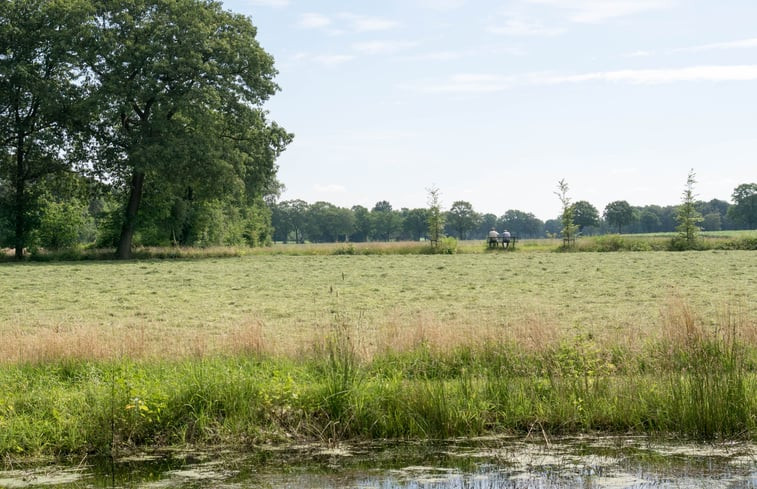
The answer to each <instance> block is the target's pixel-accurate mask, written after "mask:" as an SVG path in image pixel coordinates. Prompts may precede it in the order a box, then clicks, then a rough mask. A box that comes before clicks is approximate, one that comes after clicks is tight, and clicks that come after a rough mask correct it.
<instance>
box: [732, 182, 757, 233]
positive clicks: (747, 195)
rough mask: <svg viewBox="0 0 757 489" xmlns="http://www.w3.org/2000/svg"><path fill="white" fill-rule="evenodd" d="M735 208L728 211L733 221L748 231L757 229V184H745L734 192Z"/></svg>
mask: <svg viewBox="0 0 757 489" xmlns="http://www.w3.org/2000/svg"><path fill="white" fill-rule="evenodd" d="M731 198H732V199H733V204H734V205H733V206H732V207H731V208H730V209H729V210H728V215H729V217H731V218H732V219H734V220H736V221H738V222H739V223H741V224H743V225H745V226H746V227H747V229H757V183H744V184H742V185H739V186H738V187H736V188H735V189H734V190H733V194H732V196H731Z"/></svg>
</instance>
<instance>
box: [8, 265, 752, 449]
mask: <svg viewBox="0 0 757 489" xmlns="http://www.w3.org/2000/svg"><path fill="white" fill-rule="evenodd" d="M0 275H1V276H2V277H3V280H2V281H0V294H2V297H3V298H4V300H3V301H2V302H0V338H2V341H0V386H2V389H0V454H8V455H10V454H14V453H19V454H22V455H29V454H37V453H70V452H83V451H91V452H96V453H108V452H109V451H110V450H111V449H113V448H117V449H119V450H120V449H123V448H130V447H142V446H155V445H170V444H182V443H204V444H219V443H224V444H226V443H230V444H235V445H241V446H244V445H246V444H250V443H259V442H264V441H285V440H292V439H295V440H298V439H305V438H307V439H313V438H316V439H321V440H324V441H328V440H338V439H343V438H372V437H381V438H383V437H420V438H425V437H430V438H438V437H452V436H471V435H481V434H489V433H502V432H511V431H512V432H522V433H525V432H528V431H530V430H537V432H540V431H541V430H542V429H543V430H545V431H546V432H547V433H576V432H586V431H606V432H624V433H625V432H632V433H676V434H680V435H683V436H692V437H697V438H705V439H711V438H717V437H725V438H733V437H743V438H752V439H753V438H754V437H755V435H756V434H757V419H756V418H755V413H757V405H756V404H757V303H755V301H754V300H753V298H754V297H757V281H755V280H754V277H755V276H757V260H755V255H754V252H748V251H706V252H679V253H673V252H659V253H537V252H533V253H529V252H515V253H483V252H482V253H477V254H456V255H417V254H410V255H397V254H387V255H384V254H372V255H321V254H308V255H302V256H292V255H252V256H244V257H232V258H224V259H220V258H219V259H205V260H178V261H165V260H143V261H131V262H125V263H122V262H76V263H59V262H53V263H33V262H32V263H21V264H2V265H0Z"/></svg>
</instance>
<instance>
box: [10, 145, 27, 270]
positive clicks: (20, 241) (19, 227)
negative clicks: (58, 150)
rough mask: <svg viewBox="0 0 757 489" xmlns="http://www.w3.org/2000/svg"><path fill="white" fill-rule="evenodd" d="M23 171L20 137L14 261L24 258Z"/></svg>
mask: <svg viewBox="0 0 757 489" xmlns="http://www.w3.org/2000/svg"><path fill="white" fill-rule="evenodd" d="M25 173H26V172H25V171H24V141H23V139H22V137H21V136H19V138H18V145H17V147H16V181H15V182H14V183H15V187H16V188H15V190H16V195H15V202H14V204H15V206H14V207H15V209H14V210H15V214H16V215H15V221H16V222H15V224H16V226H15V227H16V229H15V234H16V235H15V236H14V240H13V244H14V248H15V249H16V254H15V256H16V260H22V259H23V258H24V244H25V243H24V241H25V240H24V232H25V231H26V229H25V228H26V216H25V214H26V194H25V192H24V183H25V177H26V175H25Z"/></svg>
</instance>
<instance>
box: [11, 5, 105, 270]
mask: <svg viewBox="0 0 757 489" xmlns="http://www.w3.org/2000/svg"><path fill="white" fill-rule="evenodd" d="M90 14H91V12H90V4H89V2H87V1H85V0H71V1H68V2H60V1H55V2H51V1H42V0H8V1H5V2H3V8H2V9H0V46H2V56H0V186H1V187H3V192H0V193H3V194H5V195H3V196H0V197H4V198H2V201H0V207H2V208H3V212H2V214H4V215H5V219H3V220H4V221H5V222H6V225H5V226H4V228H5V232H6V233H9V232H10V233H11V235H12V237H11V238H8V237H5V238H4V241H6V242H8V241H11V242H12V243H11V244H12V246H13V247H14V248H15V253H16V258H22V257H23V250H24V248H25V247H27V246H29V244H30V243H29V239H30V237H31V235H32V231H33V230H34V229H35V227H36V225H37V224H38V221H36V220H35V217H36V216H35V214H36V212H37V211H38V208H37V207H36V204H37V203H38V202H37V199H38V197H39V196H40V195H41V194H42V193H43V192H42V191H41V190H40V189H39V188H38V187H39V186H40V185H41V184H42V183H44V180H45V179H46V178H47V177H48V176H50V175H55V174H59V173H62V172H64V171H66V170H68V169H69V168H70V166H71V161H69V160H68V159H67V158H66V157H67V156H68V155H70V153H71V152H72V150H73V145H74V137H73V131H75V130H76V129H77V128H79V127H80V126H81V122H82V120H86V115H85V111H84V109H83V107H82V106H83V104H82V99H83V98H84V96H85V95H86V91H85V90H83V87H82V85H81V83H80V81H81V80H80V78H81V77H80V76H78V74H79V73H80V66H79V63H80V61H81V59H80V57H79V56H80V52H79V51H78V50H79V48H81V46H80V45H79V41H80V39H81V38H82V37H83V31H84V27H83V26H84V25H85V24H86V22H87V21H88V19H89V18H90ZM8 228H10V229H8Z"/></svg>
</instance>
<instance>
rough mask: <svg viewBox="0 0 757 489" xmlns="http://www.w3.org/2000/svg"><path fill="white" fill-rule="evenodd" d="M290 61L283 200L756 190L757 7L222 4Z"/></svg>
mask: <svg viewBox="0 0 757 489" xmlns="http://www.w3.org/2000/svg"><path fill="white" fill-rule="evenodd" d="M224 6H225V8H227V9H229V10H233V11H235V12H240V13H243V14H245V15H249V16H250V17H251V18H252V21H253V23H254V24H255V25H256V26H257V27H258V39H259V41H260V43H261V45H262V46H263V48H264V49H266V51H268V52H269V53H271V54H272V55H273V56H274V58H275V59H276V66H277V69H278V70H279V76H278V77H277V81H278V83H279V85H280V87H281V89H282V90H281V92H280V93H278V94H276V95H275V96H274V97H273V98H272V99H271V100H270V101H269V102H268V103H267V104H266V108H267V109H268V110H269V111H270V117H271V119H273V120H275V121H277V122H278V123H280V124H281V125H283V126H284V127H285V128H287V129H288V130H289V131H291V132H293V133H294V134H295V139H294V142H293V143H292V144H291V145H290V146H289V147H288V148H287V150H286V151H285V152H284V154H283V155H282V156H281V157H280V159H279V166H280V168H279V179H280V180H281V181H282V182H283V183H284V184H285V185H286V188H287V190H286V192H285V193H284V194H283V195H282V199H284V200H287V199H297V198H299V199H303V200H306V201H308V202H311V203H312V202H315V201H317V200H325V201H328V202H331V203H333V204H336V205H339V206H345V207H351V206H352V205H355V204H360V205H363V206H365V207H368V208H371V207H373V205H374V204H375V203H376V202H377V201H379V200H388V201H389V202H390V203H391V204H392V206H393V207H394V208H396V209H399V208H401V207H410V208H412V207H425V206H426V200H427V192H426V189H427V188H429V187H431V186H432V185H435V186H437V187H438V188H439V189H440V190H441V193H442V200H443V204H444V205H445V206H446V207H449V205H451V204H452V202H454V201H456V200H466V201H468V202H470V203H471V204H473V207H474V209H475V210H477V211H479V212H491V213H494V214H497V215H502V214H504V212H505V211H506V210H508V209H519V210H523V211H527V212H533V213H534V214H535V215H536V216H537V217H539V218H541V219H551V218H554V217H556V216H557V215H558V214H559V213H560V202H559V200H558V199H557V197H556V196H555V194H554V192H555V190H556V189H557V182H558V181H559V180H560V179H563V178H564V179H565V180H566V181H567V182H568V184H569V187H570V191H569V196H570V197H571V198H572V199H573V200H574V201H577V200H588V201H589V202H591V203H592V204H593V205H594V206H596V207H597V208H598V209H599V211H600V213H601V212H602V210H603V209H604V206H605V205H606V204H607V203H608V202H611V201H613V200H627V201H628V202H630V203H631V204H632V205H645V204H661V205H667V204H677V203H679V202H680V198H681V194H682V192H683V189H684V185H685V183H686V177H687V174H688V172H689V170H690V169H692V168H693V169H694V171H695V173H696V178H697V181H698V183H697V185H696V187H695V191H696V193H697V195H698V198H700V199H702V200H710V199H712V198H719V199H723V200H730V195H731V193H732V191H733V189H734V187H736V186H737V185H738V184H741V183H749V182H755V181H757V24H755V19H757V2H756V1H754V0H722V1H717V2H714V1H711V0H511V1H499V2H497V1H488V0H481V1H474V0H381V1H353V2H345V1H325V0H324V1H320V0H310V1H304V0H225V1H224Z"/></svg>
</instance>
